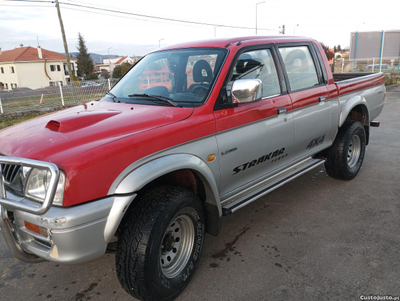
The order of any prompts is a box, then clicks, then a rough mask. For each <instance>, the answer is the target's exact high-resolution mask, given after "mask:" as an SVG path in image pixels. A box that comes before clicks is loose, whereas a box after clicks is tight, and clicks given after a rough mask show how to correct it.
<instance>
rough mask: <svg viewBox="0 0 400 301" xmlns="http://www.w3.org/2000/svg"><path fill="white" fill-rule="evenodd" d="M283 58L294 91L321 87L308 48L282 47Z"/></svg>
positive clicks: (280, 50)
mask: <svg viewBox="0 0 400 301" xmlns="http://www.w3.org/2000/svg"><path fill="white" fill-rule="evenodd" d="M279 52H280V54H281V56H282V59H283V63H284V65H285V69H286V73H287V75H288V79H289V84H290V88H291V90H292V91H297V90H303V89H307V88H311V87H314V86H318V85H319V80H318V75H317V70H316V68H315V64H314V61H313V59H312V57H311V53H310V50H309V49H308V47H307V46H299V47H281V48H279Z"/></svg>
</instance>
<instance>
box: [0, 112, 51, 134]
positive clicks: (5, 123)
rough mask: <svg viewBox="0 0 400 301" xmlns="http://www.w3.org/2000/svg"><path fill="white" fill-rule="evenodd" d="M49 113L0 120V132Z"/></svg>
mask: <svg viewBox="0 0 400 301" xmlns="http://www.w3.org/2000/svg"><path fill="white" fill-rule="evenodd" d="M48 113H49V112H36V113H29V114H25V115H21V116H16V117H13V118H8V119H0V130H2V129H4V128H6V127H9V126H12V125H14V124H17V123H21V122H23V121H26V120H29V119H32V118H35V117H38V116H41V115H45V114H48Z"/></svg>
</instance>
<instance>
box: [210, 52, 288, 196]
mask: <svg viewBox="0 0 400 301" xmlns="http://www.w3.org/2000/svg"><path fill="white" fill-rule="evenodd" d="M272 53H273V51H272V49H270V48H264V49H257V50H253V51H248V52H245V53H243V54H241V55H240V57H239V58H238V60H237V61H236V62H234V64H235V68H234V70H233V73H232V75H231V76H230V78H229V80H228V84H227V86H226V88H227V91H228V94H229V93H230V87H232V83H233V81H234V80H237V79H239V78H246V79H250V78H258V79H260V80H261V81H262V83H263V87H264V89H263V90H264V92H263V98H262V100H260V101H256V102H250V103H243V104H238V105H237V106H236V107H230V108H225V109H220V110H216V111H215V112H214V116H215V119H216V128H217V135H216V136H217V143H218V149H219V164H220V171H221V184H220V193H221V197H222V198H226V197H229V196H231V195H233V194H235V193H237V192H238V191H240V190H242V189H244V188H246V187H248V186H251V185H252V184H253V183H255V182H256V181H257V180H259V179H260V178H262V177H264V176H266V175H267V174H269V173H271V172H273V171H274V170H276V169H279V168H282V167H284V166H285V165H288V164H289V163H290V157H291V154H292V149H293V142H294V120H293V114H292V113H288V112H285V110H286V111H290V110H291V108H292V105H291V100H290V97H289V96H288V95H287V94H282V88H281V80H280V79H279V77H278V72H277V69H276V64H275V62H276V57H275V56H273V54H272ZM252 70H253V71H252ZM279 109H282V110H280V112H281V113H280V114H278V110H279Z"/></svg>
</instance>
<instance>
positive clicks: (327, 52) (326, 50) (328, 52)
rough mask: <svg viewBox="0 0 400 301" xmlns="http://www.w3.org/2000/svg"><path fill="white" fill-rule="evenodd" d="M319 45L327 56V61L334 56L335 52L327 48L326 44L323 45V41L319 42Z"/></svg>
mask: <svg viewBox="0 0 400 301" xmlns="http://www.w3.org/2000/svg"><path fill="white" fill-rule="evenodd" d="M321 46H322V48H323V49H324V52H325V54H326V57H327V58H328V61H329V60H331V59H333V58H334V57H335V54H334V53H333V52H332V50H330V49H329V47H328V46H325V44H324V43H321Z"/></svg>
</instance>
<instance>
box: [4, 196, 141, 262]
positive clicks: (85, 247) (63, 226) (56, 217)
mask: <svg viewBox="0 0 400 301" xmlns="http://www.w3.org/2000/svg"><path fill="white" fill-rule="evenodd" d="M135 197H136V195H129V196H111V197H106V198H104V199H100V200H96V201H92V202H90V203H85V204H82V205H78V206H74V207H69V208H61V207H51V208H50V209H49V210H48V211H47V212H46V213H45V214H43V215H36V214H33V213H29V212H25V211H22V210H17V209H9V210H8V209H6V208H5V207H4V205H3V206H0V210H1V212H0V214H1V215H0V227H1V231H2V232H3V236H4V238H5V240H6V242H7V245H8V246H9V248H10V251H11V252H12V253H13V255H14V256H15V257H17V258H18V259H20V260H22V261H25V262H30V263H35V262H40V261H43V260H47V261H53V262H58V263H66V264H79V263H83V262H88V261H92V260H95V259H97V258H100V257H101V256H103V255H104V254H105V252H106V248H107V245H108V243H109V242H110V241H111V239H112V237H113V235H114V234H115V232H116V230H117V228H118V226H119V224H120V222H121V219H122V217H123V214H124V213H125V211H126V209H127V208H128V207H129V204H130V203H131V202H132V200H133V199H134V198H135ZM18 198H19V197H17V196H15V195H13V194H12V193H10V192H7V199H9V200H10V201H15V202H18V201H21V200H18ZM23 201H24V202H30V203H31V204H29V205H30V206H35V202H33V201H29V200H27V199H24V200H23ZM36 206H37V203H36ZM25 221H27V222H29V223H32V224H34V225H37V226H40V227H43V228H45V229H47V237H45V236H43V235H40V234H37V233H36V232H33V231H30V230H29V229H27V228H26V227H25V223H24V222H25Z"/></svg>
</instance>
